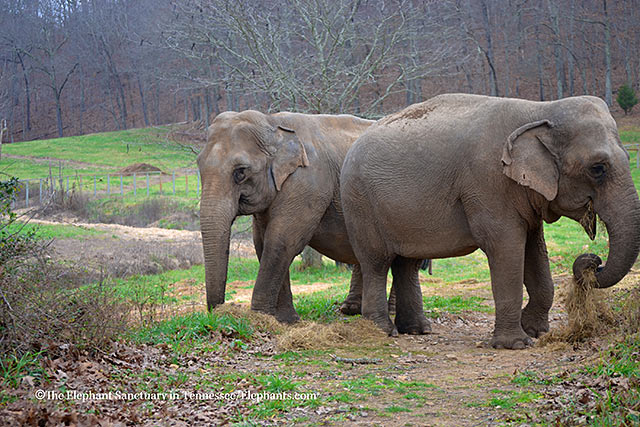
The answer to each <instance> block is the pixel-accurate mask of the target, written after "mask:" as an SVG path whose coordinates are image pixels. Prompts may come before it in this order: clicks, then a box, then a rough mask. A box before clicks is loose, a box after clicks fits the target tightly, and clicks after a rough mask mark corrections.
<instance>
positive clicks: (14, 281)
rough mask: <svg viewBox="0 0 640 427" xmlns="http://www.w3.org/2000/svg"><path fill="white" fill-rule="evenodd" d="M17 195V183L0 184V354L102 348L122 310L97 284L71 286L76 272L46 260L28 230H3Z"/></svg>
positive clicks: (118, 325) (120, 322) (122, 319)
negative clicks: (62, 346) (57, 346)
mask: <svg viewBox="0 0 640 427" xmlns="http://www.w3.org/2000/svg"><path fill="white" fill-rule="evenodd" d="M17 191H18V181H17V179H15V178H12V179H10V180H8V181H3V182H0V354H3V353H4V354H9V353H10V352H12V353H13V354H22V355H24V354H26V353H27V352H29V351H33V350H35V351H40V350H41V349H46V348H49V347H50V346H51V344H67V345H72V346H75V347H79V348H86V349H91V348H98V347H102V346H104V345H105V344H107V343H108V342H110V341H111V340H112V339H113V338H114V337H116V336H117V335H118V334H119V333H120V332H121V331H122V330H123V328H124V326H125V325H126V318H127V311H126V309H125V308H124V307H123V305H122V304H121V303H120V300H119V298H117V297H116V295H115V294H114V292H113V290H112V289H111V288H110V287H108V286H105V285H103V284H102V283H103V282H102V281H101V283H100V284H98V285H95V286H83V287H82V286H81V287H79V286H77V281H75V280H73V278H72V276H73V272H74V271H75V270H78V269H77V268H75V267H73V266H64V268H62V267H61V266H60V265H58V264H55V263H54V262H53V261H51V259H50V257H48V256H47V253H46V251H47V245H46V244H45V243H41V242H39V241H37V240H36V239H35V231H34V230H33V229H32V230H31V231H28V232H24V231H23V230H22V229H21V228H20V227H9V226H10V225H12V224H13V223H15V221H16V219H17V215H16V214H15V212H13V210H12V206H11V205H12V200H13V197H14V195H15V194H16V192H17ZM9 230H11V231H9ZM69 273H72V274H69ZM78 274H81V273H78ZM74 282H75V283H74Z"/></svg>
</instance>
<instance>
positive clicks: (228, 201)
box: [198, 111, 373, 323]
mask: <svg viewBox="0 0 640 427" xmlns="http://www.w3.org/2000/svg"><path fill="white" fill-rule="evenodd" d="M372 123H373V122H372V121H369V120H364V119H360V118H357V117H354V116H349V115H337V116H331V115H305V114H296V113H277V114H273V115H265V114H262V113H260V112H257V111H244V112H240V113H236V112H225V113H222V114H220V115H218V116H217V117H216V118H215V120H214V121H213V123H212V124H211V126H210V127H209V129H208V135H207V145H206V146H205V148H204V149H203V150H202V152H201V153H200V154H199V156H198V167H199V169H200V174H201V176H202V198H201V202H200V223H201V231H202V241H203V248H204V258H205V275H206V290H207V307H208V308H209V309H212V308H213V307H215V306H217V305H218V304H222V303H224V298H225V287H226V278H227V265H228V260H229V239H230V230H231V225H232V223H233V220H234V219H235V217H236V216H238V215H253V217H254V220H253V238H254V244H255V248H256V253H257V255H258V258H259V259H260V269H259V272H258V277H257V279H256V283H255V286H254V291H253V297H252V301H251V308H252V309H254V310H258V311H261V312H264V313H268V314H272V315H275V316H276V318H277V319H278V320H280V321H283V322H288V323H290V322H295V321H296V320H298V319H299V317H298V315H297V313H296V311H295V309H294V307H293V303H292V296H291V289H290V281H289V265H290V264H291V262H292V261H293V259H294V257H295V256H296V255H297V254H299V253H300V252H301V251H302V249H303V248H304V247H305V246H306V245H310V246H311V247H313V248H315V249H316V250H318V251H319V252H320V253H322V254H324V255H326V256H328V257H330V258H333V259H334V260H338V261H341V262H345V263H349V264H355V266H354V269H353V273H352V283H351V292H350V295H349V297H348V298H347V300H346V302H345V304H343V307H342V308H343V311H344V312H349V313H355V312H359V311H360V300H361V292H362V291H361V289H362V285H361V283H362V276H361V273H360V266H359V265H357V259H356V257H355V255H354V254H353V250H352V249H351V245H350V244H349V239H348V237H347V231H346V228H345V225H344V220H343V217H342V208H341V204H340V192H339V181H338V180H339V177H340V168H341V166H342V162H343V160H344V157H345V155H346V153H347V150H348V149H349V147H350V146H351V144H352V143H353V141H355V140H356V138H357V137H358V136H360V135H361V134H362V132H364V131H365V129H367V128H368V127H369V126H370V125H371V124H372Z"/></svg>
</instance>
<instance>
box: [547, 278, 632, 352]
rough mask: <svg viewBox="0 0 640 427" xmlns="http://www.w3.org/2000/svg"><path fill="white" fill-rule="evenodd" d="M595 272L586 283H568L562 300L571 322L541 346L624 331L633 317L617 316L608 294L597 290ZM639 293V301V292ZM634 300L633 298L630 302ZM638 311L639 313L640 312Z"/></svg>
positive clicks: (566, 281) (572, 279) (551, 334)
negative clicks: (629, 319) (615, 329)
mask: <svg viewBox="0 0 640 427" xmlns="http://www.w3.org/2000/svg"><path fill="white" fill-rule="evenodd" d="M596 280H597V279H596V276H595V272H593V271H592V270H587V271H585V272H584V274H583V279H582V280H580V281H578V280H576V279H575V278H571V279H570V280H565V281H564V282H563V284H562V287H561V288H560V292H559V297H560V298H561V299H562V300H564V301H563V302H564V306H565V309H566V311H567V315H568V321H567V323H565V324H564V325H562V326H560V327H559V328H556V329H553V330H551V331H550V332H549V333H548V334H546V335H544V336H543V337H542V338H540V340H539V341H538V343H539V345H542V346H544V345H547V344H550V343H557V342H569V343H577V342H581V341H584V340H586V339H589V338H593V337H595V336H599V335H604V334H607V333H609V332H611V331H612V330H613V329H614V327H615V326H617V327H618V329H622V328H623V327H624V325H625V324H626V323H627V322H626V321H625V320H627V321H628V319H627V317H628V315H629V314H630V313H631V312H630V311H629V310H622V311H621V313H619V314H617V315H616V314H614V312H613V310H612V309H611V304H610V301H608V299H606V298H605V296H606V291H605V290H603V289H597V288H594V284H595V283H596ZM633 293H635V295H636V297H637V294H638V292H636V291H632V294H633ZM631 300H633V298H630V299H629V301H631ZM636 311H637V310H636Z"/></svg>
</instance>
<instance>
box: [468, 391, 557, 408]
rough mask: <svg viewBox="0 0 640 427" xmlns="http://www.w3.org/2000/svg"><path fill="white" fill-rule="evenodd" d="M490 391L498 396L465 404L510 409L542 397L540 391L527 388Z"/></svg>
mask: <svg viewBox="0 0 640 427" xmlns="http://www.w3.org/2000/svg"><path fill="white" fill-rule="evenodd" d="M491 393H492V394H496V395H499V396H495V397H492V398H490V399H488V400H485V401H480V402H471V403H468V404H467V405H468V406H470V407H489V408H498V407H499V408H500V409H509V410H511V409H518V408H520V407H521V406H522V405H523V404H527V403H531V402H535V401H537V400H540V399H542V398H543V397H544V396H543V395H542V394H541V393H536V392H532V391H529V390H525V391H519V390H491Z"/></svg>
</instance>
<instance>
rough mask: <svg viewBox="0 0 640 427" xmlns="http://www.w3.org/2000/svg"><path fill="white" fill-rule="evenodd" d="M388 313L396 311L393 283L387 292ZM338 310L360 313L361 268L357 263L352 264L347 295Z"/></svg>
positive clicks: (344, 312)
mask: <svg viewBox="0 0 640 427" xmlns="http://www.w3.org/2000/svg"><path fill="white" fill-rule="evenodd" d="M388 307H389V314H395V313H396V291H395V288H394V287H393V285H392V286H391V292H389V304H388ZM340 312H341V313H342V314H346V315H348V316H352V315H355V314H361V313H362V270H361V268H360V265H359V264H355V265H354V266H353V272H352V273H351V286H350V287H349V295H347V299H345V300H344V302H343V303H342V305H341V306H340Z"/></svg>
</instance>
